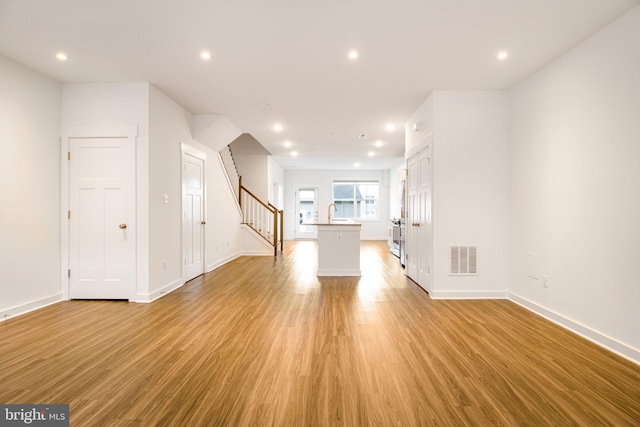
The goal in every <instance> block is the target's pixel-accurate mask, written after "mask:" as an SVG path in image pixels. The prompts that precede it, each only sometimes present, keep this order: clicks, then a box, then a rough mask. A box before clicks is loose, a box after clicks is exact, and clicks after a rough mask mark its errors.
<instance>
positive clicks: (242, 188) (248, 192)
mask: <svg viewBox="0 0 640 427" xmlns="http://www.w3.org/2000/svg"><path fill="white" fill-rule="evenodd" d="M240 189H241V190H244V191H245V192H247V194H249V195H250V196H251V197H253V198H254V199H256V202H258V203H260V204H261V205H262V206H264V207H265V208H267V209H269V210H270V211H271V212H272V213H273V212H275V211H276V210H277V209H275V208H272V207H270V206H267V205H265V204H264V202H263V201H262V200H260V199H259V198H258V197H257V196H256V195H255V194H253V193H252V192H251V191H249V190H247V188H246V187H245V186H243V185H241V186H240Z"/></svg>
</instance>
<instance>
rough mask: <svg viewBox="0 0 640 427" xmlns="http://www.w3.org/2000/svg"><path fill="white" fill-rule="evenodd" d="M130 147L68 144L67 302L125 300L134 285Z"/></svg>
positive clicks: (123, 143)
mask: <svg viewBox="0 0 640 427" xmlns="http://www.w3.org/2000/svg"><path fill="white" fill-rule="evenodd" d="M134 162H135V145H134V144H132V143H131V141H129V140H128V139H127V138H74V139H70V140H69V215H68V216H69V297H70V298H72V299H129V298H130V295H131V286H132V284H133V283H134V281H135V276H134V275H135V259H136V258H135V222H134V220H135V190H134V183H135V175H134V174H135V164H134Z"/></svg>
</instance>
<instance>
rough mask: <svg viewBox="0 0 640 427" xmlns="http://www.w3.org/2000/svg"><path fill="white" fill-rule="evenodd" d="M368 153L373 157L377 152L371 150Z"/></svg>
mask: <svg viewBox="0 0 640 427" xmlns="http://www.w3.org/2000/svg"><path fill="white" fill-rule="evenodd" d="M367 155H368V156H369V157H373V156H375V155H376V153H374V152H373V151H369V152H368V153H367Z"/></svg>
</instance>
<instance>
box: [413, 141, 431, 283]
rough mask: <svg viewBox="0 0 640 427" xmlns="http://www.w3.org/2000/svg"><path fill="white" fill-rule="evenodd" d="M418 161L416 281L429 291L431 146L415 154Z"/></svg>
mask: <svg viewBox="0 0 640 427" xmlns="http://www.w3.org/2000/svg"><path fill="white" fill-rule="evenodd" d="M417 157H418V159H417V163H418V205H419V207H418V210H419V214H418V221H417V228H418V233H417V235H418V240H417V242H418V255H419V257H418V259H417V267H418V280H416V282H417V283H418V284H419V285H420V286H421V287H422V288H423V289H424V290H425V291H427V292H430V291H431V267H430V265H429V262H430V259H431V257H430V256H429V255H430V254H429V253H428V251H429V250H430V249H431V248H432V247H433V245H432V244H431V241H432V227H431V194H432V190H431V181H432V178H431V177H432V172H431V169H432V165H431V148H430V147H428V148H426V149H425V150H423V151H421V152H420V153H418V155H417Z"/></svg>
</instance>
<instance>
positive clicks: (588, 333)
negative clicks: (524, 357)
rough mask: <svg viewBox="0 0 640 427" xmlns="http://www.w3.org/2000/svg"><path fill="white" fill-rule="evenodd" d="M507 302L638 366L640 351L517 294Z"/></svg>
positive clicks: (511, 295) (510, 296)
mask: <svg viewBox="0 0 640 427" xmlns="http://www.w3.org/2000/svg"><path fill="white" fill-rule="evenodd" d="M509 300H511V301H512V302H514V303H515V304H518V305H519V306H521V307H523V308H525V309H527V310H529V311H531V312H533V313H535V314H537V315H538V316H541V317H544V318H545V319H547V320H549V321H551V322H553V323H555V324H556V325H559V326H561V327H563V328H565V329H567V330H569V331H571V332H573V333H574V334H577V335H579V336H581V337H582V338H585V339H587V340H589V341H591V342H592V343H594V344H597V345H599V346H600V347H603V348H605V349H607V350H609V351H611V352H613V353H615V354H617V355H618V356H621V357H623V358H625V359H627V360H629V361H631V362H633V363H635V364H637V365H640V350H639V349H637V348H633V347H630V346H628V345H627V344H624V343H621V342H620V341H618V340H616V339H614V338H611V337H609V336H607V335H605V334H603V333H601V332H598V331H596V330H593V329H591V328H589V327H588V326H585V325H583V324H581V323H579V322H576V321H575V320H572V319H569V318H568V317H565V316H563V315H561V314H559V313H556V312H555V311H553V310H549V309H547V308H545V307H543V306H541V305H538V304H536V303H534V302H533V301H530V300H528V299H526V298H523V297H521V296H519V295H517V294H514V293H509Z"/></svg>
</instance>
